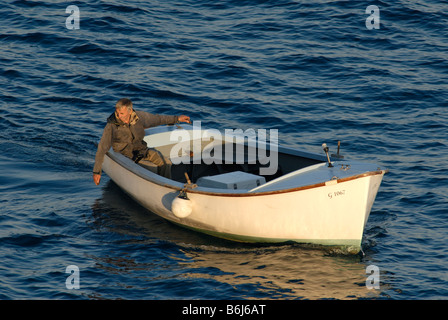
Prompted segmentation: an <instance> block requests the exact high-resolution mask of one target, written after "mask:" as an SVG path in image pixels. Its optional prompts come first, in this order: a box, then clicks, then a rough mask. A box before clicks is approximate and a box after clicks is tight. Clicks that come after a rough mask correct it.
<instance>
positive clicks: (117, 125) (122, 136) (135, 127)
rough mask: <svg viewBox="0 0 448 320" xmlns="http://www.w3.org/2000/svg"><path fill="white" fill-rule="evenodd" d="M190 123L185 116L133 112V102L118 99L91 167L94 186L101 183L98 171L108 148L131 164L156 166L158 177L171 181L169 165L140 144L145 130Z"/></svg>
mask: <svg viewBox="0 0 448 320" xmlns="http://www.w3.org/2000/svg"><path fill="white" fill-rule="evenodd" d="M178 121H180V122H190V117H188V116H184V115H182V116H164V115H154V114H151V113H148V112H144V111H134V110H133V108H132V101H131V100H129V99H126V98H124V99H120V100H118V102H117V104H116V105H115V112H114V113H112V114H111V115H110V116H109V118H108V119H107V124H106V127H105V128H104V131H103V136H102V137H101V140H100V143H99V144H98V150H97V152H96V156H95V166H94V167H93V181H94V182H95V184H96V185H98V184H99V183H100V180H101V167H102V164H103V160H104V155H105V154H106V153H107V151H109V149H110V147H112V148H113V149H114V151H115V152H119V153H121V154H123V155H125V156H126V157H128V158H131V159H133V160H134V161H139V160H148V161H151V162H152V163H154V164H155V165H156V166H157V173H158V174H160V175H162V176H164V177H167V178H170V177H171V161H170V160H169V159H167V158H165V157H164V156H163V155H162V154H161V153H160V152H158V151H157V150H155V149H151V148H148V146H147V144H146V142H145V141H144V140H143V138H144V136H145V129H147V128H150V127H156V126H159V125H163V124H175V123H176V122H178Z"/></svg>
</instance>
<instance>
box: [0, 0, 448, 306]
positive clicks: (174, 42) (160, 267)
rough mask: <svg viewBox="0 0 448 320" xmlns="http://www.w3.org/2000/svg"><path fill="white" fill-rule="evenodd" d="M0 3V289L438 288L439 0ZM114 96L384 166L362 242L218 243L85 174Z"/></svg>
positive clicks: (370, 295)
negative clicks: (331, 246) (349, 248)
mask: <svg viewBox="0 0 448 320" xmlns="http://www.w3.org/2000/svg"><path fill="white" fill-rule="evenodd" d="M372 4H373V5H377V6H378V7H379V9H380V28H379V29H372V30H369V29H368V28H367V27H366V23H365V22H366V19H367V18H368V16H369V15H368V14H366V13H365V10H366V7H367V6H368V5H372ZM68 5H76V6H77V7H78V8H79V10H80V20H79V22H80V24H79V27H80V28H79V29H68V28H67V27H66V19H67V18H68V17H69V15H70V14H69V13H66V11H65V10H66V8H67V6H68ZM0 13H1V17H2V19H1V20H0V27H1V28H0V45H1V50H0V150H1V154H0V168H1V171H0V183H1V184H0V190H1V193H0V205H1V209H0V210H1V215H0V299H334V298H335V299H364V298H365V299H446V298H447V297H448V268H447V265H448V257H447V254H448V250H447V244H446V243H447V231H448V219H447V214H448V188H447V183H448V149H447V146H448V143H447V138H448V134H447V132H448V115H447V113H448V103H447V101H448V94H447V91H448V90H447V89H448V86H447V84H448V45H447V43H448V36H447V35H448V30H447V26H448V3H447V2H446V1H442V0H439V1H438V0H418V1H404V0H401V1H400V0H399V1H291V0H279V1H274V0H265V1H261V0H260V1H255V0H252V1H249V0H247V1H236V0H234V1H231V0H225V1H210V0H199V1H198V0H194V1H193V0H187V1H180V0H179V1H143V0H129V1H118V0H105V1H99V0H91V1H50V0H42V1H34V0H33V1H31V0H16V1H13V0H6V1H3V2H2V5H1V6H0ZM122 97H128V98H131V99H132V100H133V101H134V106H135V108H136V109H140V110H146V111H149V112H154V113H163V114H188V115H190V116H191V117H192V119H193V120H201V121H202V125H203V126H207V127H214V128H232V129H233V128H242V129H246V128H254V129H259V128H263V129H278V131H279V141H280V143H281V144H283V145H286V146H292V147H298V148H305V149H307V150H309V151H315V152H321V144H322V143H323V142H326V143H327V144H328V145H329V146H330V148H331V149H332V150H333V151H334V150H335V148H336V143H337V141H338V140H341V141H342V149H341V152H342V153H343V154H344V156H345V157H346V158H351V159H356V160H363V161H364V160H365V161H369V162H375V163H378V164H379V165H381V166H383V167H387V168H389V170H390V172H389V173H388V174H387V175H386V176H385V178H384V181H383V184H382V186H381V188H380V192H379V193H378V196H377V199H376V202H375V204H374V206H373V208H372V213H371V216H370V219H369V221H368V224H367V227H366V231H365V236H364V240H363V251H364V255H358V256H346V255H340V254H334V253H329V252H327V251H325V250H321V249H318V248H308V247H303V246H299V245H276V246H258V245H244V244H235V243H231V242H226V241H222V240H217V239H214V238H211V237H207V236H204V235H200V234H197V233H194V232H191V231H188V230H184V229H181V228H179V227H176V226H174V225H172V224H170V223H168V222H165V221H164V220H162V219H160V218H158V217H157V216H155V215H154V214H152V213H149V212H148V211H145V210H144V209H143V208H141V207H140V206H138V205H136V204H135V203H134V202H132V201H131V200H130V199H129V198H128V197H127V196H126V195H125V194H124V193H123V192H122V191H120V189H118V187H117V186H116V185H115V184H114V183H112V182H111V181H110V180H109V178H108V177H107V176H104V177H103V180H102V183H101V185H100V186H95V185H94V183H93V181H92V168H93V159H94V155H95V151H96V147H95V143H96V142H98V140H99V138H100V136H101V133H102V130H103V127H104V125H105V120H106V118H107V116H108V115H109V114H110V113H111V112H112V110H113V107H114V104H115V102H116V101H117V100H118V99H120V98H122ZM69 265H75V266H77V267H78V268H79V279H80V287H79V289H68V288H67V286H66V279H67V277H69V275H70V274H68V273H66V272H65V271H66V267H67V266H69ZM370 265H375V266H377V267H378V268H379V272H380V273H379V275H380V288H379V289H369V288H368V287H367V286H366V279H367V276H368V274H366V268H367V267H368V266H370Z"/></svg>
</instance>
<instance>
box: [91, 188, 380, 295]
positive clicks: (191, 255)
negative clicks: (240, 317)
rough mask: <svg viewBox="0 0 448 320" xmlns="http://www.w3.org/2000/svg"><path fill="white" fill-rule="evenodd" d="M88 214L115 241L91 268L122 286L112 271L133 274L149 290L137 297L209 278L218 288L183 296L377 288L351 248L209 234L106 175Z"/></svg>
mask: <svg viewBox="0 0 448 320" xmlns="http://www.w3.org/2000/svg"><path fill="white" fill-rule="evenodd" d="M92 218H93V219H92V220H91V221H89V222H88V223H89V224H90V226H91V227H92V228H94V229H96V230H97V231H100V232H105V233H110V232H112V233H114V234H115V235H116V236H115V238H114V239H115V240H114V241H115V244H116V245H117V247H119V248H120V249H117V250H110V251H109V252H107V253H104V252H102V253H101V254H100V255H97V256H95V255H94V256H92V258H93V259H94V260H95V261H96V266H97V268H99V269H101V270H103V271H106V272H108V273H110V274H111V275H113V279H115V285H116V286H117V287H121V288H122V289H123V287H124V285H123V284H122V283H119V280H118V279H119V276H120V274H123V273H125V274H126V277H127V278H129V276H130V275H131V276H134V277H135V278H136V279H137V278H138V281H136V283H135V284H130V283H128V284H127V288H128V289H130V288H133V289H135V288H139V290H144V289H145V288H146V289H148V291H151V294H150V295H148V294H147V295H145V296H144V297H142V296H140V298H161V297H162V298H164V299H170V298H171V299H177V298H189V293H188V292H189V291H190V292H191V290H201V286H200V283H201V282H204V281H214V282H216V283H217V285H216V287H219V288H220V289H218V288H217V289H216V292H215V293H213V292H208V293H201V294H198V292H194V293H193V292H191V296H194V297H196V298H197V297H198V296H199V297H201V298H207V299H220V294H219V293H220V290H226V295H225V296H226V299H228V298H229V296H233V297H235V298H237V299H263V298H267V299H359V298H375V297H378V294H379V291H378V290H369V289H367V288H366V285H365V282H366V277H367V275H366V267H367V266H366V264H365V263H363V261H362V258H361V257H360V256H358V255H355V256H353V255H334V254H329V253H328V252H326V251H325V250H322V249H316V248H309V247H303V246H300V245H253V244H241V243H234V242H229V241H225V240H221V239H215V238H213V237H209V236H206V235H202V234H199V233H196V232H193V231H190V230H186V229H183V228H180V227H178V226H175V225H173V224H171V223H169V222H167V221H165V220H163V219H162V218H159V217H158V216H156V215H155V214H153V213H150V212H148V211H146V210H145V209H144V208H142V207H141V206H139V205H138V204H136V203H135V202H133V201H132V200H131V199H130V198H129V197H128V196H126V195H125V194H124V193H123V192H122V191H121V190H120V189H119V188H118V187H117V186H116V185H115V184H114V183H113V182H111V181H109V182H108V183H107V184H106V185H105V187H104V193H103V197H102V198H101V199H99V200H98V201H97V202H96V204H95V207H94V208H93V216H92ZM117 237H118V241H116V240H117V239H116V238H117ZM121 250H124V251H125V253H123V252H122V251H121ZM111 277H112V276H111ZM155 279H157V280H158V281H159V282H158V283H157V282H155V281H154V280H155ZM173 282H174V283H175V284H173ZM154 283H157V286H158V288H155V287H154V285H155V284H154ZM164 286H170V292H171V294H176V290H173V287H178V291H177V296H175V297H173V296H171V297H164V296H163V295H158V294H157V292H158V290H159V291H160V292H162V291H163V287H164ZM207 288H210V285H208V286H207ZM223 288H224V289H223ZM109 290H110V288H109ZM208 290H210V289H208Z"/></svg>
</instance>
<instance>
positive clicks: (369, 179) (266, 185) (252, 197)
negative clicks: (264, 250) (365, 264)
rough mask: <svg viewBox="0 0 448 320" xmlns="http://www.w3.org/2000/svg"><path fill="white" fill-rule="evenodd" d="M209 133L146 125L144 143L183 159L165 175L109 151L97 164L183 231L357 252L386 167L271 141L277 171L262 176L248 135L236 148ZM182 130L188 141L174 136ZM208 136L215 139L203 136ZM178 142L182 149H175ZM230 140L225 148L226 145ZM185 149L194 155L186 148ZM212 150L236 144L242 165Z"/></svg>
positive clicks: (232, 140)
mask: <svg viewBox="0 0 448 320" xmlns="http://www.w3.org/2000/svg"><path fill="white" fill-rule="evenodd" d="M216 132H217V130H215V131H210V130H205V129H200V130H199V131H198V130H197V128H195V127H194V126H191V125H182V127H179V126H162V127H156V128H151V129H147V130H146V136H145V141H146V142H147V143H148V146H150V147H154V148H156V149H158V150H159V151H160V152H162V153H163V154H164V155H165V156H171V160H172V161H173V163H178V162H179V159H183V160H184V161H183V163H179V164H173V166H172V177H171V179H167V178H165V177H162V176H160V175H157V174H156V173H155V172H156V171H155V170H154V167H153V166H152V165H151V164H150V163H145V162H144V161H143V162H141V163H135V162H134V161H132V160H131V159H129V158H127V157H125V156H123V155H121V154H119V153H116V152H114V151H113V150H112V149H111V150H110V151H109V152H108V153H107V155H106V157H105V159H104V163H103V170H104V171H105V172H106V173H107V175H108V176H109V177H110V178H111V179H112V180H113V181H114V182H115V183H116V184H117V185H118V186H119V187H120V188H121V189H122V190H124V191H125V192H126V193H127V194H129V195H130V196H131V197H132V198H133V199H135V201H137V202H138V203H140V204H141V205H142V206H143V207H145V208H147V209H148V210H150V211H152V212H153V213H155V214H157V215H159V216H161V217H163V218H165V219H167V220H169V221H171V222H173V223H175V224H178V225H181V226H184V227H186V228H189V229H193V230H196V231H199V232H203V233H206V234H209V235H213V236H216V237H220V238H224V239H229V240H234V241H242V242H255V243H280V242H297V243H306V244H313V245H323V246H331V247H337V248H342V249H344V250H346V251H348V252H350V253H357V252H359V251H360V250H361V241H362V237H363V232H364V228H365V225H366V223H367V220H368V218H369V214H370V211H371V208H372V205H373V203H374V200H375V197H376V194H377V192H378V189H379V187H380V184H381V181H382V178H383V176H384V174H385V173H386V172H387V170H385V169H381V168H379V167H378V165H376V164H368V163H361V162H356V161H349V160H345V159H344V158H343V157H342V156H339V154H338V155H332V156H331V157H330V156H329V155H328V152H326V153H325V152H322V153H321V154H319V153H311V152H306V151H297V150H294V149H291V148H286V147H278V149H277V150H274V149H272V148H271V149H270V152H272V154H271V156H272V155H273V154H274V151H276V152H277V156H278V157H277V161H278V164H277V167H278V171H277V172H276V174H275V175H262V174H260V172H261V169H262V168H263V167H265V168H266V167H267V165H266V161H265V160H266V159H264V160H263V159H262V157H259V154H258V153H257V154H256V155H255V156H256V157H257V159H255V160H254V159H250V156H254V152H252V151H253V150H251V147H253V146H254V145H253V144H251V143H250V142H248V141H249V140H250V139H249V138H248V139H244V148H243V151H241V149H238V147H237V145H238V143H237V142H236V139H235V135H233V136H228V135H226V134H223V135H222V139H217V138H216V137H219V135H218V134H216ZM185 134H186V135H187V136H188V137H189V140H188V141H186V140H183V141H181V142H178V141H179V140H178V139H176V138H174V139H173V137H179V136H182V135H183V136H185ZM207 134H208V135H207ZM213 134H215V135H214V138H215V140H214V141H212V142H211V141H210V140H208V139H204V137H207V136H208V137H210V135H213ZM182 143H183V147H185V148H180V146H182ZM229 145H230V146H231V147H232V148H231V149H226V147H225V146H229ZM217 146H221V147H222V148H220V149H219V148H217ZM270 146H271V145H270V144H267V143H266V144H264V145H263V144H262V143H259V144H258V145H257V146H256V148H257V149H260V148H263V147H264V148H265V150H264V152H265V154H267V153H268V152H266V149H269V147H270ZM195 147H196V150H195ZM174 148H176V150H175V149H174ZM188 148H190V151H191V150H193V152H194V153H193V154H191V153H190V154H188V150H189V149H188ZM198 148H199V149H198ZM213 148H215V149H214V150H215V151H217V150H218V151H222V150H224V149H225V150H226V152H227V151H229V150H230V153H232V151H234V150H235V149H236V150H237V151H236V152H234V153H235V154H233V153H232V154H231V157H233V159H235V155H236V156H237V157H238V155H244V163H235V161H233V162H232V161H228V162H231V163H226V161H225V159H229V152H227V153H225V154H224V156H223V157H222V159H219V156H220V155H219V154H218V153H217V152H216V153H213V152H212V153H211V152H210V149H213ZM173 150H175V151H176V152H174V153H175V156H174V157H173ZM238 150H239V151H238ZM327 150H328V149H327ZM177 151H178V152H177ZM198 152H199V154H201V155H208V156H209V157H210V156H211V155H212V156H213V160H214V161H213V162H212V163H210V161H207V160H210V159H206V158H201V159H199V160H198V159H197V157H196V156H195V155H198ZM338 153H339V152H338ZM261 154H263V153H261ZM191 156H193V158H191ZM194 157H196V159H195V160H194V161H190V160H193V159H194ZM265 158H266V157H265ZM185 160H188V161H185ZM219 160H222V161H219ZM192 162H193V163H192ZM219 162H221V163H219ZM240 162H241V161H240ZM185 173H186V174H185Z"/></svg>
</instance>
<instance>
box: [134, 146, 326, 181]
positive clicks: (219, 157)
mask: <svg viewBox="0 0 448 320" xmlns="http://www.w3.org/2000/svg"><path fill="white" fill-rule="evenodd" d="M149 145H150V144H149ZM173 148H178V150H173ZM154 149H156V150H158V151H159V152H160V153H161V154H162V155H164V156H165V157H168V158H169V159H170V160H171V161H172V163H173V164H172V166H171V179H172V180H174V181H177V182H180V183H194V184H198V185H203V186H208V187H217V188H222V184H221V186H220V185H219V184H217V185H216V186H215V185H213V182H214V181H211V180H213V179H215V180H216V181H215V182H218V180H219V179H221V180H222V179H224V178H226V179H224V180H223V181H225V182H227V183H228V184H229V186H224V188H229V189H237V188H239V187H237V184H236V181H237V180H241V179H244V178H246V179H249V180H253V181H255V182H254V183H255V185H251V186H247V187H246V188H247V189H251V188H253V187H256V186H258V185H260V184H263V183H266V182H269V181H272V180H274V179H276V178H279V177H281V176H284V175H286V174H288V173H291V172H293V171H296V170H299V169H303V168H305V167H308V166H311V165H315V164H318V163H324V162H326V159H327V158H326V157H325V155H324V154H323V155H320V154H315V153H309V152H302V151H297V150H294V149H289V148H284V147H278V146H277V147H276V148H275V150H270V148H269V144H265V145H264V146H263V147H261V148H260V147H258V146H257V148H256V147H255V146H254V144H252V143H249V142H248V141H247V140H246V141H244V142H243V143H239V142H235V141H233V140H232V141H230V142H229V141H228V140H225V139H223V140H221V141H218V140H216V141H212V142H210V140H203V139H199V140H198V141H196V142H195V141H194V140H190V141H189V142H188V143H186V144H184V145H183V147H182V148H179V144H173V143H172V142H171V143H170V144H163V143H162V144H160V143H159V145H158V146H155V147H154ZM173 151H174V152H173ZM176 151H177V152H176ZM173 155H174V156H173ZM139 165H141V166H143V167H145V168H146V169H149V170H151V171H152V172H155V173H157V168H156V167H155V165H154V164H152V163H151V162H148V161H140V162H139ZM263 169H264V170H263ZM267 169H269V170H267ZM263 171H264V172H265V173H263ZM267 171H269V172H268V173H267V174H266V172H267ZM185 173H186V174H187V175H186V174H185ZM187 177H188V178H189V180H190V181H188V180H187ZM213 177H216V178H213ZM207 179H209V180H210V181H207ZM210 182H212V184H210ZM221 182H222V181H221ZM234 182H235V183H234ZM243 188H244V187H243Z"/></svg>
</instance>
